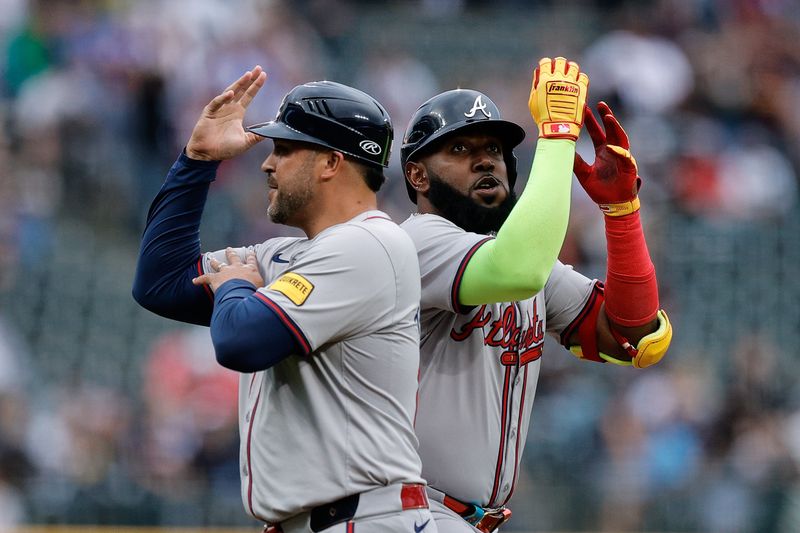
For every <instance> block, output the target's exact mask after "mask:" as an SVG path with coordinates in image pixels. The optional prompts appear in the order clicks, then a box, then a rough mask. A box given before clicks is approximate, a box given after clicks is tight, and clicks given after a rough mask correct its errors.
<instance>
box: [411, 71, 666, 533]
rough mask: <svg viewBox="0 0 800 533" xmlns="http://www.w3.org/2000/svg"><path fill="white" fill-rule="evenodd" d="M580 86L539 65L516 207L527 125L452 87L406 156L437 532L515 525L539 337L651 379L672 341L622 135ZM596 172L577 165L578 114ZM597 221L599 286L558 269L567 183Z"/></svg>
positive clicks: (432, 103)
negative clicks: (530, 152)
mask: <svg viewBox="0 0 800 533" xmlns="http://www.w3.org/2000/svg"><path fill="white" fill-rule="evenodd" d="M587 90H588V78H587V76H586V75H585V74H583V73H581V72H580V70H579V67H578V65H577V64H575V63H573V62H569V61H567V60H566V59H564V58H556V59H555V60H551V59H549V58H544V59H542V60H541V62H540V64H539V66H538V68H537V69H536V70H535V73H534V79H533V86H532V89H531V95H530V100H529V107H530V110H531V114H532V116H533V118H534V120H535V121H536V123H537V125H538V134H539V139H538V142H537V147H536V153H535V157H534V161H533V166H532V169H531V174H530V178H529V181H528V183H527V185H526V187H525V190H524V192H523V193H522V195H521V196H520V198H519V200H518V201H517V200H516V198H515V196H514V193H513V186H514V182H515V180H516V175H517V172H516V157H515V156H514V154H513V148H514V147H515V146H516V145H518V144H519V143H520V142H521V140H522V139H523V137H524V131H523V130H522V128H520V127H519V126H517V125H516V124H513V123H511V122H507V121H504V120H502V119H501V118H500V112H499V110H498V109H497V106H496V105H495V104H494V103H493V102H492V101H491V100H490V99H489V98H488V97H487V96H486V95H484V94H482V93H480V92H478V91H473V90H466V89H462V90H454V91H448V92H445V93H442V94H439V95H437V96H435V97H433V98H431V99H430V100H428V101H427V102H425V103H424V104H423V105H422V106H421V107H420V108H419V110H418V111H417V112H416V113H415V115H414V116H413V117H412V119H411V121H410V124H409V126H408V129H407V131H406V134H405V138H404V141H403V146H402V164H403V168H404V170H405V174H406V180H407V184H406V185H407V188H408V193H409V196H410V198H411V200H412V201H413V202H415V203H416V204H417V211H418V212H417V213H416V214H414V215H412V216H411V217H409V218H408V219H407V220H406V221H405V222H403V223H402V224H401V227H403V228H404V229H405V230H406V231H407V232H408V233H409V235H411V238H412V239H413V241H414V244H415V245H416V248H417V253H418V255H419V259H420V270H421V274H422V300H421V353H420V357H421V374H420V395H419V408H418V412H417V419H416V431H417V436H418V437H419V440H420V448H419V450H420V456H421V457H422V464H423V476H424V477H425V478H426V480H427V481H428V485H429V487H428V495H429V499H430V501H431V512H432V513H433V516H434V518H435V520H436V523H437V525H438V527H439V531H440V532H444V533H454V532H465V531H475V530H478V531H482V532H490V531H494V530H495V529H496V528H498V527H499V526H501V525H502V524H503V523H504V522H505V521H506V520H508V518H509V517H510V516H511V512H510V510H509V509H507V508H506V507H505V505H506V502H508V500H509V498H511V495H512V493H513V491H514V484H515V483H516V480H517V476H518V472H519V465H520V455H521V453H522V450H523V449H524V447H525V439H526V436H527V434H528V424H529V420H530V414H531V407H532V404H533V399H534V393H535V391H536V382H537V379H538V375H539V366H540V357H541V354H542V347H543V343H544V336H545V333H549V334H551V335H555V336H557V337H558V338H559V339H560V341H561V343H562V344H563V345H564V346H565V347H567V348H569V349H570V350H571V351H573V353H575V355H577V356H578V357H580V358H583V359H588V360H591V361H597V362H604V361H609V362H612V363H615V364H620V365H632V366H635V367H637V368H642V367H646V366H649V365H652V364H654V363H656V362H658V361H659V360H660V359H661V358H662V357H663V356H664V353H665V351H666V350H667V347H668V346H669V343H670V339H671V334H672V333H671V328H670V325H669V321H668V319H667V316H666V314H665V313H664V312H663V311H662V310H659V302H658V292H657V286H656V277H655V270H654V268H653V265H652V262H651V260H650V257H649V253H648V250H647V246H646V243H645V240H644V235H643V232H642V226H641V223H640V221H639V212H638V210H639V200H638V197H637V192H638V189H639V184H640V179H639V177H638V175H637V168H636V163H635V161H634V159H633V157H632V156H631V154H630V152H629V145H628V138H627V136H626V135H625V132H624V131H623V129H622V127H621V126H620V125H619V123H618V122H617V121H616V119H615V118H614V116H613V114H612V113H611V110H610V109H609V108H608V107H607V106H606V105H605V104H600V106H599V110H600V112H601V115H602V122H603V125H604V126H605V132H604V131H603V128H602V127H601V126H600V124H599V123H598V122H597V121H596V120H595V118H594V116H593V115H592V113H591V111H590V110H588V108H586V107H585V99H586V93H587ZM585 113H586V128H587V130H588V132H589V134H590V136H591V138H592V141H593V142H594V146H595V150H596V158H595V162H594V163H593V164H592V165H589V164H587V163H586V162H584V161H583V159H581V158H580V157H579V156H577V155H576V153H575V141H576V139H577V137H578V133H579V130H580V128H581V124H582V122H583V118H584V114H585ZM573 165H574V171H575V173H576V174H577V176H578V178H579V180H580V183H581V184H582V185H583V187H584V188H585V189H586V191H587V192H588V193H589V196H590V197H591V198H592V199H593V200H595V201H596V202H597V203H598V204H599V205H600V209H601V210H602V212H603V213H604V218H605V224H606V230H607V231H606V234H607V242H608V272H607V277H606V281H605V283H601V282H599V281H597V280H591V279H588V278H586V277H584V276H583V275H581V274H579V273H577V272H575V271H574V270H573V269H572V268H571V267H569V266H568V265H564V264H562V263H560V262H559V261H557V257H558V253H559V249H560V247H561V245H562V241H563V239H564V236H565V232H566V228H567V221H568V216H569V203H570V186H571V176H572V171H573Z"/></svg>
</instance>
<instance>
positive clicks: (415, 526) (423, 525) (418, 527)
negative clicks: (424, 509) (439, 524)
mask: <svg viewBox="0 0 800 533" xmlns="http://www.w3.org/2000/svg"><path fill="white" fill-rule="evenodd" d="M430 521H431V519H430V518H428V519H427V520H425V521H424V522H423V523H422V525H421V526H418V525H417V523H416V522H414V533H419V532H420V531H422V530H423V529H425V526H427V525H428V522H430Z"/></svg>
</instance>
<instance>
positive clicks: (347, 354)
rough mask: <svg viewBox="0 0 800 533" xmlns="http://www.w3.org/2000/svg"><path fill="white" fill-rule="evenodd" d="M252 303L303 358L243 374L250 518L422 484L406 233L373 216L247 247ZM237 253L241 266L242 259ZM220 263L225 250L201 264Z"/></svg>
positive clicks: (414, 303) (414, 276) (272, 517)
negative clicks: (254, 273)
mask: <svg viewBox="0 0 800 533" xmlns="http://www.w3.org/2000/svg"><path fill="white" fill-rule="evenodd" d="M251 249H252V250H253V251H254V252H255V254H256V257H257V260H258V265H259V269H260V272H261V274H262V277H263V278H264V280H265V284H266V286H265V287H263V288H261V289H259V290H258V291H257V297H258V298H260V299H261V300H262V301H263V302H264V303H265V304H266V305H269V306H270V307H271V308H272V309H273V310H274V311H275V312H276V313H277V314H278V315H279V316H280V317H281V319H282V320H283V322H284V323H285V324H286V325H287V327H289V328H290V329H292V331H293V332H294V334H295V337H296V338H297V339H298V341H299V343H300V344H301V345H302V347H303V351H304V352H305V353H302V354H297V355H296V356H294V355H293V356H291V357H289V358H287V359H284V360H283V361H282V362H280V363H278V364H277V365H275V366H274V367H272V368H270V369H268V370H264V371H260V372H256V373H252V374H242V375H241V378H240V384H239V425H240V437H241V454H240V459H241V480H242V485H241V488H242V499H243V501H244V505H245V508H246V509H247V511H248V512H249V513H250V514H251V515H252V516H253V517H255V518H257V519H259V520H262V521H264V522H268V523H275V522H280V521H283V520H285V519H287V518H289V517H291V516H293V515H296V514H298V513H300V512H304V511H308V510H310V509H311V508H313V507H315V506H318V505H321V504H323V503H328V502H331V501H334V500H338V499H340V498H342V497H344V496H346V495H350V494H355V493H360V492H364V491H367V490H370V489H374V488H375V487H378V486H381V485H389V484H393V483H423V480H422V477H421V475H420V470H421V465H420V459H419V456H418V454H417V438H416V436H415V435H414V431H413V422H414V413H415V409H416V395H417V388H418V384H417V375H418V371H419V326H418V311H419V296H420V275H419V266H418V263H417V257H416V254H415V250H414V246H413V243H412V242H411V240H410V239H409V238H408V235H407V234H406V233H405V232H403V231H402V230H401V229H400V228H399V227H398V226H397V225H396V224H395V223H394V222H392V221H391V220H389V217H388V216H387V215H386V214H384V213H382V212H380V211H369V212H366V213H362V214H361V215H359V216H357V217H355V218H354V219H352V220H350V221H348V222H346V223H344V224H339V225H336V226H332V227H330V228H328V229H326V230H324V231H323V232H321V233H320V234H319V235H317V236H316V237H315V238H313V239H311V240H308V239H304V238H275V239H271V240H268V241H266V242H264V243H262V244H259V245H256V246H254V247H252V248H251ZM237 252H238V253H239V254H240V256H241V257H244V253H245V249H244V248H241V249H238V250H237ZM211 257H215V258H217V259H218V260H220V261H222V260H224V251H218V252H214V253H213V254H206V256H205V257H204V268H205V269H206V270H207V271H208V270H210V263H209V261H210V258H211Z"/></svg>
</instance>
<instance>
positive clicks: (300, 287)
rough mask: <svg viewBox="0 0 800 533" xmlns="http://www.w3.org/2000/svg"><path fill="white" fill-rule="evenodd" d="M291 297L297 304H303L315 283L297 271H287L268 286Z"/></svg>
mask: <svg viewBox="0 0 800 533" xmlns="http://www.w3.org/2000/svg"><path fill="white" fill-rule="evenodd" d="M268 288H269V289H272V290H274V291H278V292H279V293H281V294H283V295H284V296H286V297H287V298H289V299H290V300H291V301H292V302H293V303H294V304H295V305H303V304H304V303H305V301H306V299H307V298H308V295H309V294H311V291H313V290H314V284H313V283H311V282H310V281H308V280H307V279H306V278H304V277H303V276H301V275H300V274H297V273H295V272H287V273H286V274H284V275H282V276H281V277H279V278H278V279H277V280H275V281H274V282H272V285H270V286H269V287H268Z"/></svg>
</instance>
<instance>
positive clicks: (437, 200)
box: [428, 169, 517, 235]
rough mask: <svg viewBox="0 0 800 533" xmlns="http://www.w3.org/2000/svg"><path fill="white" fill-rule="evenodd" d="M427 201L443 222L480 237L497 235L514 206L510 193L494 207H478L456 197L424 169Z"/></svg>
mask: <svg viewBox="0 0 800 533" xmlns="http://www.w3.org/2000/svg"><path fill="white" fill-rule="evenodd" d="M428 183H429V184H430V188H429V189H428V200H429V201H430V202H431V204H433V206H434V207H435V208H436V209H437V210H438V211H439V214H441V215H442V216H443V217H444V218H446V219H447V220H449V221H450V222H452V223H453V224H455V225H456V226H458V227H460V228H461V229H463V230H465V231H469V232H472V233H480V234H484V235H486V234H489V233H497V231H498V230H500V226H502V225H503V222H505V221H506V219H507V218H508V215H509V213H511V210H512V209H513V208H514V205H515V204H516V203H517V195H516V193H515V192H514V191H513V189H512V190H509V191H508V196H506V199H505V200H503V202H502V203H501V204H500V205H498V206H497V207H486V206H483V205H479V204H478V203H476V202H475V200H473V199H472V198H470V197H469V196H467V195H465V194H462V193H460V192H459V191H457V190H456V189H454V188H453V187H451V186H450V185H449V184H448V183H446V182H445V181H444V180H443V179H442V178H441V177H440V176H439V175H437V174H436V173H434V172H431V171H430V169H428Z"/></svg>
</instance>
